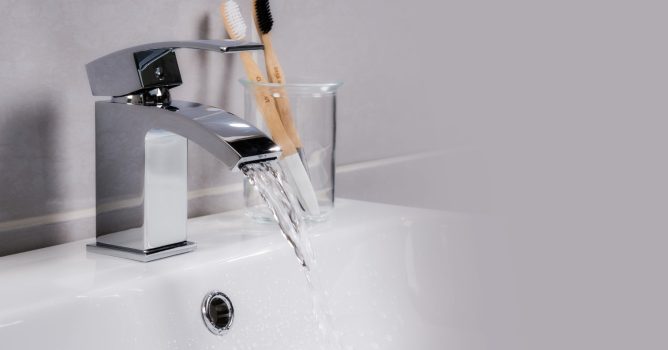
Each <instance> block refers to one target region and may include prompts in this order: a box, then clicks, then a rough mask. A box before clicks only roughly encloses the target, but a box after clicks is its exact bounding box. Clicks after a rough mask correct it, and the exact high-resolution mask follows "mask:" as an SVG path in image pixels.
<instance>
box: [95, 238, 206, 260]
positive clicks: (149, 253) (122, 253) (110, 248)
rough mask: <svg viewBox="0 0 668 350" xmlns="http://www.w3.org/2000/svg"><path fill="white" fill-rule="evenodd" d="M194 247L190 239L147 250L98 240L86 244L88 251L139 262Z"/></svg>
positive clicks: (189, 249)
mask: <svg viewBox="0 0 668 350" xmlns="http://www.w3.org/2000/svg"><path fill="white" fill-rule="evenodd" d="M195 248H197V244H196V243H195V242H190V241H185V242H181V243H177V244H172V245H169V246H165V247H160V248H155V249H149V250H137V249H129V248H124V247H119V246H114V245H110V244H104V243H99V242H96V243H91V244H87V245H86V251H88V252H90V253H96V254H104V255H111V256H115V257H118V258H124V259H131V260H136V261H141V262H149V261H153V260H158V259H163V258H167V257H170V256H174V255H178V254H183V253H188V252H192V251H193V250H195Z"/></svg>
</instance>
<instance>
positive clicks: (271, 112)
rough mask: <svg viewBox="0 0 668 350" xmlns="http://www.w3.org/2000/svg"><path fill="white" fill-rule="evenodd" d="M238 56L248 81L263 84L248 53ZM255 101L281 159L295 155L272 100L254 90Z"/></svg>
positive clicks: (258, 69)
mask: <svg viewBox="0 0 668 350" xmlns="http://www.w3.org/2000/svg"><path fill="white" fill-rule="evenodd" d="M240 56H241V61H242V62H243V64H244V68H245V69H246V75H247V77H248V80H250V81H255V82H264V78H263V77H262V71H261V70H260V68H259V67H258V66H257V64H256V63H255V61H254V60H253V57H252V56H251V55H250V52H247V51H244V52H241V53H240ZM255 101H256V104H257V106H258V108H259V109H260V113H261V114H262V116H263V117H264V122H265V124H266V125H267V128H268V129H269V133H270V134H271V137H272V138H273V139H274V141H276V143H278V145H279V146H281V150H282V151H283V153H282V155H281V158H284V157H287V156H290V155H293V154H295V153H297V149H296V148H295V145H294V144H293V143H292V141H291V140H290V136H289V135H288V134H287V132H286V131H285V129H284V128H283V124H281V118H280V116H279V114H278V110H277V109H276V104H275V102H274V98H273V97H272V96H271V95H270V94H268V93H266V92H262V91H260V90H256V91H255Z"/></svg>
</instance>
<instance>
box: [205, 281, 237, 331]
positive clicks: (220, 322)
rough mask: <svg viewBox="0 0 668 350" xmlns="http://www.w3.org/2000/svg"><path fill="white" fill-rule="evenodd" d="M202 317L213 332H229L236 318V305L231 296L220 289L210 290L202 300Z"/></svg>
mask: <svg viewBox="0 0 668 350" xmlns="http://www.w3.org/2000/svg"><path fill="white" fill-rule="evenodd" d="M202 319H204V324H205V325H206V328H208V329H209V330H210V331H211V333H213V334H216V335H223V334H225V333H227V331H228V330H229V329H230V327H231V326H232V321H233V320H234V307H233V306H232V301H230V298H228V297H227V295H225V294H224V293H222V292H219V291H213V292H209V294H207V295H206V296H205V297H204V300H203V301H202Z"/></svg>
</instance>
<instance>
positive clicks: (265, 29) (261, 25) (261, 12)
mask: <svg viewBox="0 0 668 350" xmlns="http://www.w3.org/2000/svg"><path fill="white" fill-rule="evenodd" d="M255 20H256V21H257V27H258V29H260V32H262V34H267V33H269V32H270V31H271V27H272V26H273V25H274V19H273V18H271V9H269V0H255Z"/></svg>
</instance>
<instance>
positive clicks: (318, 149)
mask: <svg viewBox="0 0 668 350" xmlns="http://www.w3.org/2000/svg"><path fill="white" fill-rule="evenodd" d="M241 84H242V85H243V86H244V118H245V119H246V120H248V121H249V122H250V123H252V124H253V125H255V126H256V127H258V128H259V129H260V130H262V131H263V132H265V133H266V134H267V135H271V133H270V131H269V130H268V128H267V125H266V123H265V121H264V116H263V115H262V113H261V110H260V109H259V108H258V106H257V102H256V101H257V100H256V97H257V96H258V95H261V96H272V97H273V98H274V100H275V103H276V105H279V103H280V104H282V106H281V107H283V108H284V110H285V108H288V109H289V111H290V114H291V115H292V121H293V128H294V129H296V134H298V139H299V141H301V149H300V150H299V151H300V153H301V154H300V157H301V158H302V161H303V163H304V166H305V168H306V172H307V174H308V175H309V178H310V180H311V184H312V185H313V189H314V191H315V194H316V197H317V199H318V207H319V214H317V215H311V214H308V213H305V214H304V216H305V219H306V220H307V221H310V222H321V221H325V220H326V219H327V218H328V216H329V214H330V213H331V211H332V209H333V208H334V184H335V181H334V172H335V168H334V148H335V145H336V93H337V89H338V88H339V86H341V83H340V82H332V83H300V84H293V83H290V84H283V85H281V84H273V83H258V82H254V81H249V80H241ZM277 110H278V107H277ZM281 117H282V118H281V119H282V120H283V126H284V128H285V129H286V130H287V129H288V128H289V126H288V125H286V124H288V123H286V122H285V120H284V118H283V115H281ZM244 199H245V201H246V213H247V215H248V216H250V217H252V218H253V219H255V220H256V221H261V222H265V221H273V220H274V219H273V214H272V213H271V211H270V210H269V208H268V207H267V205H266V204H265V202H264V200H263V199H262V198H261V197H260V194H259V193H258V192H257V191H256V190H255V188H254V187H253V185H251V184H250V183H249V182H248V180H247V179H246V180H244Z"/></svg>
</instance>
